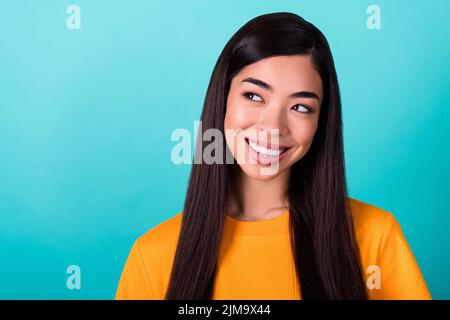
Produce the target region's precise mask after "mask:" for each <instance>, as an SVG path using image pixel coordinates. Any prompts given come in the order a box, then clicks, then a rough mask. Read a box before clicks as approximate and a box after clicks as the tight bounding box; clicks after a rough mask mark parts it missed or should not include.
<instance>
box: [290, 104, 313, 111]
mask: <svg viewBox="0 0 450 320" xmlns="http://www.w3.org/2000/svg"><path fill="white" fill-rule="evenodd" d="M292 108H293V109H294V110H295V111H297V112H301V113H309V112H311V108H308V107H306V106H304V105H302V104H296V105H295V106H293V107H292ZM299 108H301V109H299Z"/></svg>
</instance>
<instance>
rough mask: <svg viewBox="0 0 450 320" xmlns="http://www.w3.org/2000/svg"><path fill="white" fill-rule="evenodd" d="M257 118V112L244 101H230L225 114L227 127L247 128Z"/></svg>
mask: <svg viewBox="0 0 450 320" xmlns="http://www.w3.org/2000/svg"><path fill="white" fill-rule="evenodd" d="M256 120H257V114H255V111H254V110H253V109H252V108H251V107H250V106H247V105H246V104H245V103H243V102H238V101H233V100H232V101H229V103H228V104H227V111H226V114H225V128H230V129H245V128H247V127H250V126H251V125H252V124H254V123H255V121H256Z"/></svg>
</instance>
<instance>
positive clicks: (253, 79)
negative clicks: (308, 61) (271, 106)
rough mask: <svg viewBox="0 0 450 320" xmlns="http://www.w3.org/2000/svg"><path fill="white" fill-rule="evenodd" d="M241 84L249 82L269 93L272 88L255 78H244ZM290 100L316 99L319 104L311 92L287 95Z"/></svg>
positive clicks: (314, 94) (316, 97) (316, 96)
mask: <svg viewBox="0 0 450 320" xmlns="http://www.w3.org/2000/svg"><path fill="white" fill-rule="evenodd" d="M242 82H249V83H253V84H254V85H257V86H258V87H260V88H263V89H265V90H269V91H273V88H272V86H271V85H269V84H268V83H266V82H264V81H262V80H259V79H255V78H251V77H249V78H245V79H244V80H242V81H241V83H242ZM289 97H290V98H313V99H317V101H319V102H320V99H319V96H318V95H317V94H316V93H315V92H311V91H299V92H294V93H292V94H290V95H289Z"/></svg>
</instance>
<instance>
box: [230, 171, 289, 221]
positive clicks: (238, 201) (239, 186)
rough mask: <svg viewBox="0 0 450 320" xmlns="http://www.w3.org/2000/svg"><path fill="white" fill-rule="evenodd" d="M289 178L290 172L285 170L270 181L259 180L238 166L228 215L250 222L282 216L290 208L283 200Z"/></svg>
mask: <svg viewBox="0 0 450 320" xmlns="http://www.w3.org/2000/svg"><path fill="white" fill-rule="evenodd" d="M288 178H289V170H284V171H283V172H282V173H280V174H278V175H277V176H275V177H273V178H272V179H270V180H257V179H254V178H251V177H249V176H248V175H247V174H245V172H243V171H242V169H241V168H240V167H239V166H238V167H237V168H236V172H235V179H234V188H233V191H232V194H231V197H230V204H229V210H228V213H227V214H228V215H230V216H232V217H234V218H236V219H239V220H249V221H250V220H252V221H253V220H266V219H270V218H273V217H275V216H277V215H279V214H281V213H282V212H284V211H286V210H287V209H288V208H289V205H288V203H286V200H283V199H284V196H285V194H286V190H287V183H288Z"/></svg>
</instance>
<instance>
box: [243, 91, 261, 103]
mask: <svg viewBox="0 0 450 320" xmlns="http://www.w3.org/2000/svg"><path fill="white" fill-rule="evenodd" d="M242 95H243V96H244V97H246V98H247V99H250V100H252V101H257V102H262V101H263V100H262V98H261V97H260V96H258V95H257V94H256V93H253V92H250V91H245V92H244V93H242ZM255 98H256V100H255Z"/></svg>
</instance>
